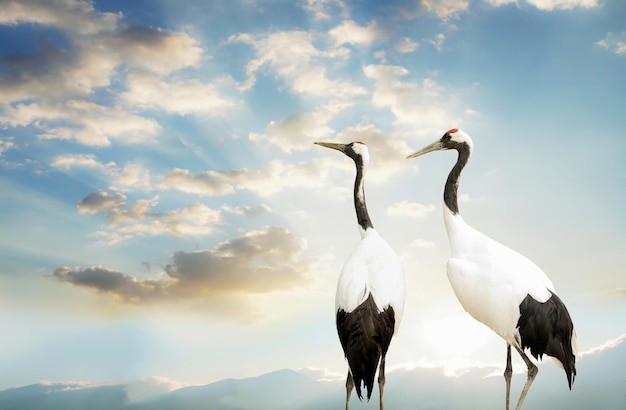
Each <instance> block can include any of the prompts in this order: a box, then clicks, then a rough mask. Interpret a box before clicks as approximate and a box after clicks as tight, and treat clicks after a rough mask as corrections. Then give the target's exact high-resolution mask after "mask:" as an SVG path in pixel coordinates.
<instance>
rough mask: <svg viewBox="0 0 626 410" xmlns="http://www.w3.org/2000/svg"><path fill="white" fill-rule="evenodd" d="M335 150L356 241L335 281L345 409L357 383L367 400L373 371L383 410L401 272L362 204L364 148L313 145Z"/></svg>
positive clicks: (397, 320) (359, 145)
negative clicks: (349, 166)
mask: <svg viewBox="0 0 626 410" xmlns="http://www.w3.org/2000/svg"><path fill="white" fill-rule="evenodd" d="M315 144H317V145H321V146H323V147H327V148H332V149H336V150H338V151H341V152H343V153H344V154H345V155H347V156H348V157H350V158H352V159H353V160H354V163H355V165H356V179H355V181H354V207H355V209H356V216H357V220H358V225H359V231H360V233H361V242H360V243H359V245H358V246H357V248H356V250H355V251H354V252H353V253H352V255H351V256H350V257H349V258H348V260H347V261H346V262H345V264H344V265H343V268H342V270H341V274H340V275H339V280H338V282H337V294H336V297H335V312H336V324H337V333H338V335H339V341H340V342H341V347H342V348H343V352H344V355H345V357H346V360H347V361H348V376H347V378H346V410H348V409H349V407H350V395H351V393H352V389H353V388H354V387H355V386H356V392H357V396H358V397H359V400H362V399H363V396H362V393H361V384H364V385H365V388H366V389H367V400H368V401H369V399H370V397H371V395H372V389H373V386H374V378H375V375H376V368H377V367H378V387H379V392H380V410H383V409H384V404H383V391H384V386H385V356H386V354H387V349H388V348H389V344H390V343H391V339H392V337H393V335H394V334H395V333H396V332H397V330H398V327H399V326H400V320H401V319H402V314H403V312H404V298H405V287H404V272H403V269H402V263H401V262H400V258H399V257H398V256H397V255H396V253H395V252H394V251H393V250H392V249H391V247H390V246H389V245H388V244H387V242H385V240H384V239H383V238H382V237H381V236H380V235H379V234H378V232H376V230H375V229H374V226H373V225H372V221H371V220H370V217H369V214H368V212H367V207H366V205H365V193H364V188H363V185H364V179H363V178H364V176H365V171H366V169H367V165H368V163H369V159H370V157H369V151H368V149H367V146H366V145H365V144H364V143H362V142H359V141H356V142H351V143H349V144H337V143H330V142H316V143H315Z"/></svg>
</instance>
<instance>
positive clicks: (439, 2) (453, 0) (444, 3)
mask: <svg viewBox="0 0 626 410" xmlns="http://www.w3.org/2000/svg"><path fill="white" fill-rule="evenodd" d="M469 3H470V2H469V0H421V1H420V4H421V6H422V7H423V8H424V9H425V10H426V11H428V12H429V13H433V14H435V15H436V16H437V17H439V18H440V19H443V20H447V19H450V18H458V17H459V15H460V14H461V13H463V12H467V11H468V9H469Z"/></svg>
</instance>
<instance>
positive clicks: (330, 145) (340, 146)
mask: <svg viewBox="0 0 626 410" xmlns="http://www.w3.org/2000/svg"><path fill="white" fill-rule="evenodd" d="M314 144H315V145H321V146H322V147H326V148H332V149H336V150H337V151H341V152H344V151H345V149H346V144H337V143H335V142H318V141H315V142H314Z"/></svg>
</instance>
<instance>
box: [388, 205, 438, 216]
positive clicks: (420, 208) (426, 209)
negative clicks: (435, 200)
mask: <svg viewBox="0 0 626 410" xmlns="http://www.w3.org/2000/svg"><path fill="white" fill-rule="evenodd" d="M435 208H436V207H435V205H432V204H428V205H424V204H420V203H418V202H409V201H401V202H396V203H395V204H393V205H391V206H390V207H389V208H387V215H393V216H411V217H418V218H423V217H424V216H426V215H427V214H429V213H430V212H432V211H434V210H435Z"/></svg>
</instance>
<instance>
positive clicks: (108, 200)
mask: <svg viewBox="0 0 626 410" xmlns="http://www.w3.org/2000/svg"><path fill="white" fill-rule="evenodd" d="M125 200H126V197H125V196H124V195H122V194H120V193H114V194H109V193H108V192H104V191H98V192H92V193H91V194H89V195H87V196H86V197H84V198H83V199H81V200H80V202H78V212H79V213H81V214H95V213H97V212H99V211H102V210H104V209H109V208H113V207H115V206H118V205H122V204H123V203H124V201H125Z"/></svg>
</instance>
